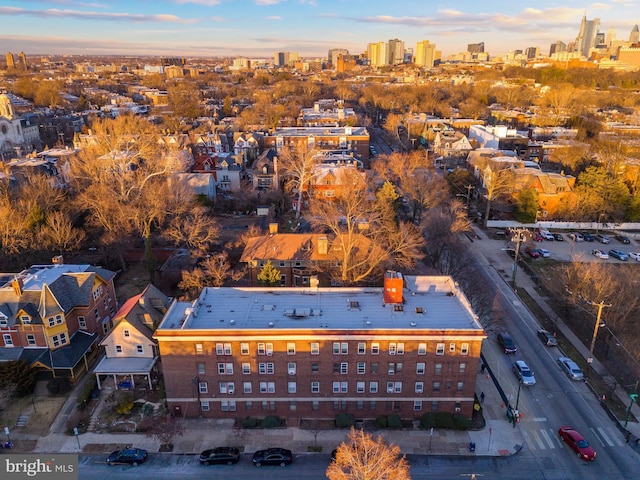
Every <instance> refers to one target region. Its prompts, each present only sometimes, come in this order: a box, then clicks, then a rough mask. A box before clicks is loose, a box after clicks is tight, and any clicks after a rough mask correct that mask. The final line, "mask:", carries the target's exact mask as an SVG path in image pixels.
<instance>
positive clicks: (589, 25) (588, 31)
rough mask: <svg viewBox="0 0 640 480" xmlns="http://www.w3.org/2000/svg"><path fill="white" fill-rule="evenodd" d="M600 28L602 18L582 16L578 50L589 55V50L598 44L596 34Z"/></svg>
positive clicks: (577, 41) (577, 43)
mask: <svg viewBox="0 0 640 480" xmlns="http://www.w3.org/2000/svg"><path fill="white" fill-rule="evenodd" d="M599 28H600V19H599V18H594V19H593V20H587V16H586V15H585V16H583V17H582V22H581V23H580V32H579V33H578V37H577V38H576V47H575V48H576V50H577V51H578V52H580V53H581V54H582V55H584V56H585V57H588V56H589V50H591V48H592V47H594V46H595V45H596V36H597V34H598V29H599Z"/></svg>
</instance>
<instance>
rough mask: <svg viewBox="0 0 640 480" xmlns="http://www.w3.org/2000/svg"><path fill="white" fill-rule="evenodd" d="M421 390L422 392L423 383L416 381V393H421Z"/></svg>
mask: <svg viewBox="0 0 640 480" xmlns="http://www.w3.org/2000/svg"><path fill="white" fill-rule="evenodd" d="M423 392H424V383H423V382H416V393H423Z"/></svg>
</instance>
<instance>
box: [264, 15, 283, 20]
mask: <svg viewBox="0 0 640 480" xmlns="http://www.w3.org/2000/svg"><path fill="white" fill-rule="evenodd" d="M264 18H266V19H267V20H282V17H281V16H280V15H269V16H268V17H264Z"/></svg>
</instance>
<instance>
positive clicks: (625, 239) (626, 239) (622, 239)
mask: <svg viewBox="0 0 640 480" xmlns="http://www.w3.org/2000/svg"><path fill="white" fill-rule="evenodd" d="M615 239H616V240H617V241H619V242H620V243H623V244H625V245H629V244H630V243H631V239H630V238H629V237H627V236H626V235H616V236H615Z"/></svg>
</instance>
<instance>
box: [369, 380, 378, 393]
mask: <svg viewBox="0 0 640 480" xmlns="http://www.w3.org/2000/svg"><path fill="white" fill-rule="evenodd" d="M369 393H378V382H377V381H373V382H369Z"/></svg>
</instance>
